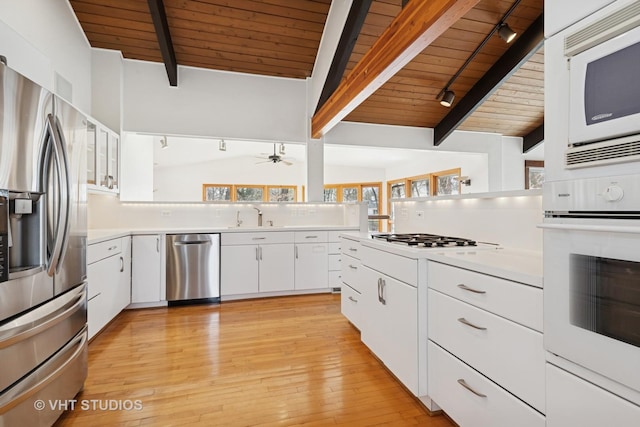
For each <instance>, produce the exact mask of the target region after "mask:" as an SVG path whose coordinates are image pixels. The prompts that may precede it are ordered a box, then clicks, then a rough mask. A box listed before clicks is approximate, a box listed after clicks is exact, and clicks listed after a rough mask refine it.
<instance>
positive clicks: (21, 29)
mask: <svg viewBox="0 0 640 427" xmlns="http://www.w3.org/2000/svg"><path fill="white" fill-rule="evenodd" d="M0 21H2V22H3V23H4V24H5V27H4V28H3V29H2V30H0V35H2V36H5V35H6V34H7V33H11V31H8V30H7V27H9V28H10V29H12V30H13V34H11V35H10V36H9V37H7V38H5V37H2V38H0V52H7V53H6V54H5V53H2V54H4V55H5V56H7V59H8V64H9V66H10V67H12V68H14V69H16V70H18V71H19V72H21V73H22V74H25V75H26V76H27V77H29V78H31V79H32V80H34V81H36V82H38V83H40V84H41V85H43V86H44V87H46V88H47V89H49V90H52V91H54V90H55V87H54V86H55V75H54V73H58V74H59V75H60V76H61V77H62V78H64V79H65V80H67V81H69V82H70V83H71V85H72V88H73V99H72V103H73V104H74V105H75V106H76V107H78V108H79V109H80V110H82V111H84V112H86V113H91V49H90V47H89V43H88V42H87V39H86V37H85V36H84V33H83V32H82V29H81V28H80V24H78V21H77V20H76V17H75V15H74V13H73V11H72V9H71V6H70V5H69V2H68V1H67V0H46V1H43V0H19V1H17V0H0ZM13 64H15V66H14V65H13ZM39 66H44V67H45V68H46V71H43V70H40V69H38V67H39ZM45 74H48V75H49V76H48V77H47V76H46V75H45Z"/></svg>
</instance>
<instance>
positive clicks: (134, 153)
mask: <svg viewBox="0 0 640 427" xmlns="http://www.w3.org/2000/svg"><path fill="white" fill-rule="evenodd" d="M120 141H121V145H120V153H121V154H120V156H121V157H120V158H121V163H120V199H121V200H141V201H142V200H144V201H151V200H153V144H154V137H153V136H151V135H136V134H128V133H124V134H123V135H122V137H121V138H120Z"/></svg>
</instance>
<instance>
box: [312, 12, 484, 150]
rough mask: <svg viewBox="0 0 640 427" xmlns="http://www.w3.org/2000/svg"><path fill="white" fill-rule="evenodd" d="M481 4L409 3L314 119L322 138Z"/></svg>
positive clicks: (316, 133) (315, 130)
mask: <svg viewBox="0 0 640 427" xmlns="http://www.w3.org/2000/svg"><path fill="white" fill-rule="evenodd" d="M478 1H479V0H431V1H410V2H409V3H407V5H406V7H405V8H404V9H402V11H401V12H400V13H399V14H398V16H397V17H396V18H395V19H394V20H393V22H392V23H391V25H389V28H387V29H386V30H385V31H384V33H382V35H381V36H380V38H379V39H378V40H376V42H375V43H374V44H373V46H372V47H371V49H370V50H369V51H368V52H367V53H366V54H365V55H364V56H363V57H362V59H361V60H360V62H358V63H357V64H356V66H355V67H354V68H353V70H351V72H350V73H349V75H348V76H347V77H346V79H344V80H343V81H342V83H341V84H340V86H338V88H337V89H336V90H335V92H334V93H333V95H331V96H330V97H329V99H328V100H327V101H326V102H325V103H324V105H323V106H322V107H321V108H320V110H318V112H317V113H316V114H315V115H314V116H313V118H312V119H311V136H312V137H313V138H320V137H321V136H322V135H323V134H324V133H326V132H327V131H329V130H330V129H331V128H332V127H333V126H335V125H336V124H337V123H338V122H340V120H342V119H343V118H344V117H345V116H347V114H349V113H350V112H351V111H353V110H354V109H355V108H356V107H357V106H358V105H360V103H362V102H363V101H364V100H365V99H367V97H369V95H371V94H372V93H373V92H375V91H376V90H377V89H378V88H379V87H380V86H382V85H383V84H384V83H385V82H387V81H388V80H389V79H390V78H391V77H392V76H393V75H394V74H396V73H397V72H398V71H399V70H401V69H402V67H404V66H405V65H406V64H407V63H408V62H410V61H411V60H412V59H413V58H414V57H416V56H417V55H418V54H419V53H420V52H422V51H423V50H424V48H426V47H427V46H429V44H431V42H433V41H434V40H435V39H436V38H438V37H439V36H440V35H441V34H442V33H444V32H445V31H446V30H447V29H448V28H449V27H450V26H451V25H453V24H454V23H455V22H456V21H457V20H458V19H460V18H461V17H462V16H463V15H464V14H465V13H467V12H468V11H469V10H470V9H471V8H473V6H475V5H476V4H477V3H478Z"/></svg>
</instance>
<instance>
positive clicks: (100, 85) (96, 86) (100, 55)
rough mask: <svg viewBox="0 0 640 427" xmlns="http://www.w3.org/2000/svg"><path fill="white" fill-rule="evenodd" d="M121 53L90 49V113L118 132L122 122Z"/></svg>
mask: <svg viewBox="0 0 640 427" xmlns="http://www.w3.org/2000/svg"><path fill="white" fill-rule="evenodd" d="M122 78H123V76H122V53H120V51H115V50H106V49H92V51H91V84H92V100H91V101H92V102H91V115H92V116H93V117H95V118H96V119H98V120H99V121H100V122H102V124H104V125H105V126H107V127H108V128H110V129H111V130H113V131H115V132H117V133H120V128H121V124H122Z"/></svg>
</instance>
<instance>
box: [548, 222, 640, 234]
mask: <svg viewBox="0 0 640 427" xmlns="http://www.w3.org/2000/svg"><path fill="white" fill-rule="evenodd" d="M537 227H538V228H542V229H544V230H566V231H591V232H596V233H625V234H629V233H631V234H640V227H630V226H619V225H576V224H538V226H537Z"/></svg>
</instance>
